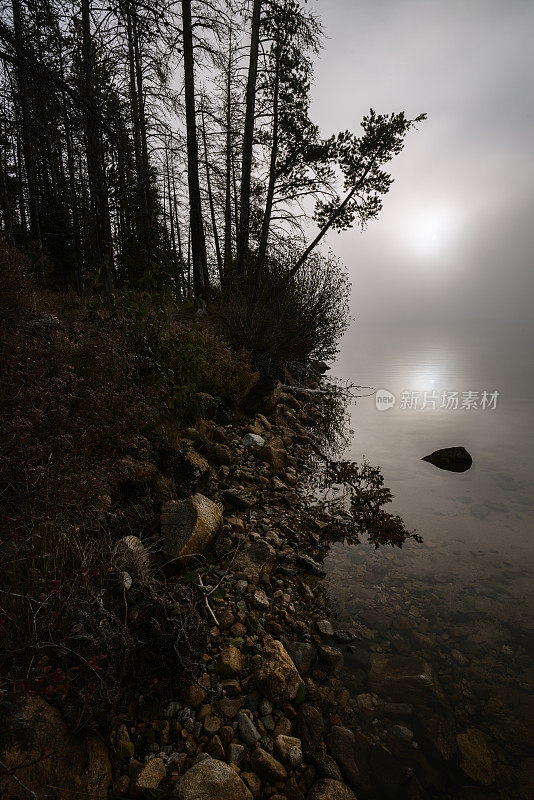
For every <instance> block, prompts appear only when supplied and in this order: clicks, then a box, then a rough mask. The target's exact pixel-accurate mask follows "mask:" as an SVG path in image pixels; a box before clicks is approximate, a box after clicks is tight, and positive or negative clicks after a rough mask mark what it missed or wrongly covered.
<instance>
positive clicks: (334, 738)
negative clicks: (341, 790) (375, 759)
mask: <svg viewBox="0 0 534 800" xmlns="http://www.w3.org/2000/svg"><path fill="white" fill-rule="evenodd" d="M326 744H327V746H328V749H329V751H330V753H331V755H332V756H333V757H334V758H335V760H336V762H337V763H338V764H339V767H340V769H341V772H342V774H343V777H344V778H345V780H346V781H347V783H348V784H349V785H350V786H352V787H353V788H356V786H357V785H358V784H359V782H360V773H359V771H358V767H357V765H356V759H355V756H354V753H355V747H356V737H355V736H354V734H353V733H352V731H349V729H348V728H344V727H342V726H341V725H333V726H332V728H331V730H330V733H329V734H328V736H327V737H326Z"/></svg>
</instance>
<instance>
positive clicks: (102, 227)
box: [82, 0, 113, 294]
mask: <svg viewBox="0 0 534 800" xmlns="http://www.w3.org/2000/svg"><path fill="white" fill-rule="evenodd" d="M89 3H90V0H82V59H83V71H84V83H85V101H86V105H87V110H86V113H85V136H86V152H87V177H88V180H89V194H90V196H91V204H92V207H93V215H94V221H95V229H96V261H97V263H96V265H95V266H96V267H97V269H98V270H99V271H100V270H102V271H103V274H104V282H105V286H106V291H107V293H108V294H110V293H111V292H112V291H113V242H112V237H111V219H110V215H109V205H108V190H107V181H106V172H105V166H104V153H103V143H102V131H101V126H100V124H99V122H98V117H99V109H98V108H97V105H96V101H95V86H94V70H93V53H92V39H91V19H90V9H89Z"/></svg>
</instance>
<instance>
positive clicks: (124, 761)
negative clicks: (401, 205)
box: [0, 0, 425, 800]
mask: <svg viewBox="0 0 534 800" xmlns="http://www.w3.org/2000/svg"><path fill="white" fill-rule="evenodd" d="M323 38H324V37H323V32H322V27H321V23H320V20H318V18H317V17H316V16H315V15H314V14H313V13H312V12H311V11H310V9H309V8H308V7H307V5H306V3H305V2H300V1H297V0H269V2H267V0H252V1H251V2H250V3H247V4H246V6H245V7H244V8H243V5H242V3H235V2H234V0H224V2H223V1H222V0H221V2H219V0H213V2H210V3H204V2H203V1H201V0H198V2H197V1H195V2H194V3H192V2H191V0H180V2H171V3H160V2H159V0H148V2H144V3H134V2H130V0H126V2H121V3H119V4H111V5H110V6H109V8H105V9H104V8H102V7H100V6H98V5H96V4H95V3H93V2H92V1H91V0H81V3H72V2H70V0H67V2H61V3H59V2H57V0H50V2H47V3H45V4H43V3H42V2H40V0H10V1H8V2H6V3H5V4H4V5H3V9H2V21H1V22H0V45H1V46H0V86H1V88H2V114H1V118H0V226H1V228H0V311H1V319H0V359H1V363H0V368H1V381H0V418H1V429H2V430H1V435H2V442H1V446H2V447H1V451H0V491H1V497H2V505H3V509H2V519H1V538H0V568H1V575H2V577H1V584H0V643H1V655H0V705H1V708H2V717H3V727H2V731H1V732H0V794H1V795H2V797H3V798H6V800H19V798H20V797H21V796H24V797H26V796H29V797H33V798H41V797H42V798H45V797H47V798H61V799H62V798H69V800H72V797H77V798H81V797H91V798H105V797H107V796H109V797H113V798H118V797H131V798H152V800H154V798H165V797H171V796H172V797H174V798H178V800H209V799H211V798H213V800H215V799H216V798H218V799H219V800H226V799H227V800H240V798H242V799H243V800H250V798H251V797H257V798H263V797H272V798H273V799H274V800H302V799H303V798H304V797H306V798H307V800H328V799H329V798H333V799H334V800H350V798H353V797H354V794H353V789H355V790H356V791H357V793H358V797H359V798H361V796H362V792H366V791H368V789H369V791H371V784H370V783H369V780H368V778H367V777H366V775H367V773H366V772H365V769H366V768H365V769H364V768H363V767H361V766H360V758H359V757H357V755H356V754H357V752H359V751H358V748H359V747H360V745H362V744H363V740H362V739H361V737H360V735H359V734H357V733H355V732H354V731H356V728H355V727H354V726H353V729H352V730H351V729H350V727H347V726H350V725H352V722H354V725H356V722H355V720H356V717H357V715H358V708H359V706H358V700H357V699H354V698H351V696H350V693H349V692H348V691H347V690H345V689H344V688H342V682H341V680H340V678H339V671H340V669H341V667H342V664H343V661H344V658H345V654H344V651H343V649H342V648H345V650H346V648H347V647H349V646H350V647H353V648H354V647H356V649H357V645H356V644H354V643H353V640H352V638H351V636H352V634H346V632H345V633H343V632H340V631H337V632H336V630H335V628H334V627H333V622H332V620H333V619H334V611H333V609H330V608H329V601H328V596H327V594H326V592H325V591H324V589H323V588H322V584H321V576H322V567H321V564H320V562H319V561H317V560H316V559H317V557H318V555H319V551H320V549H321V542H326V541H328V536H335V535H337V536H338V537H339V538H345V539H347V540H350V539H351V538H352V540H353V541H356V540H357V539H358V538H359V537H360V536H361V535H362V533H364V532H365V534H366V535H368V536H369V537H370V539H371V540H372V541H373V542H374V543H375V544H376V545H377V546H378V545H379V544H381V543H391V544H394V545H398V546H400V545H401V544H402V543H403V542H404V541H405V540H406V539H407V538H415V536H414V534H411V533H409V532H407V531H406V530H405V529H404V525H403V524H402V521H401V520H400V519H399V518H398V517H396V516H394V515H391V514H389V513H387V512H386V511H385V510H384V508H383V506H384V504H387V503H388V502H389V500H390V499H391V495H390V493H389V492H388V490H387V489H386V488H385V487H384V486H383V482H382V476H381V474H380V471H379V470H378V469H374V468H371V467H370V466H369V465H355V464H350V463H348V462H343V461H342V460H341V459H339V457H338V454H337V453H336V445H339V443H340V442H341V441H342V434H341V427H340V423H341V421H342V420H343V416H344V403H345V401H346V397H347V393H346V392H344V391H343V390H342V389H341V388H339V387H337V388H336V387H335V386H334V384H333V383H330V384H328V385H327V384H326V383H325V382H324V379H323V378H322V376H323V374H324V372H325V371H326V369H327V364H326V363H325V362H332V361H333V359H334V357H335V355H336V352H337V349H338V345H339V341H340V339H341V336H342V335H343V333H344V331H345V330H346V328H347V326H348V298H349V294H350V284H349V282H348V279H347V275H346V271H345V270H344V268H343V266H342V265H341V264H340V263H339V262H338V261H337V259H336V258H335V256H334V255H333V254H331V253H328V254H325V253H324V252H323V251H322V250H321V249H320V246H321V245H322V244H324V241H325V237H326V236H327V234H328V233H330V232H333V231H342V230H345V229H347V228H350V227H351V226H353V225H358V226H359V227H360V228H361V229H362V230H363V229H364V228H365V227H366V225H367V223H368V222H370V221H371V220H373V219H375V218H376V217H377V216H378V215H379V213H380V210H381V208H382V204H383V201H384V198H385V196H386V195H387V193H388V191H389V189H390V187H391V185H392V182H393V179H392V177H391V175H390V173H389V172H388V169H389V164H390V162H391V161H392V159H394V157H395V156H396V155H398V154H399V153H400V152H401V151H402V149H403V147H404V143H405V140H406V137H407V136H408V134H409V133H410V132H411V131H412V130H413V129H415V128H417V126H418V123H419V122H421V121H423V120H424V119H425V115H424V114H420V115H418V116H415V117H410V116H408V115H407V114H406V113H405V112H403V111H401V112H395V113H377V112H376V111H374V110H373V109H370V110H369V112H368V113H367V114H365V115H364V116H363V118H362V121H361V125H360V129H359V131H357V132H351V131H348V130H345V131H341V132H338V133H333V134H330V135H328V136H326V137H325V136H323V135H322V134H321V132H320V131H319V128H318V126H317V125H316V124H315V123H314V122H313V121H312V120H311V118H310V114H309V112H310V96H311V95H310V92H311V86H312V82H313V72H314V64H315V59H316V57H317V55H318V53H319V51H320V49H321V47H322V44H323ZM313 231H315V232H313ZM282 385H283V386H284V387H286V388H285V389H284V390H283V389H282ZM288 387H290V388H288ZM293 387H298V388H299V389H300V390H301V391H293ZM319 465H320V467H319ZM319 475H321V476H322V478H321V480H315V479H316V478H317V477H318V476H319ZM304 478H306V482H305V483H303V480H304ZM321 481H322V483H321ZM334 484H335V485H336V487H339V486H343V487H345V491H344V493H341V494H340V496H339V498H338V506H339V508H337V510H335V509H334V507H333V506H331V500H332V498H329V499H328V502H327V500H326V498H325V499H323V500H322V501H321V500H320V499H319V497H320V495H321V493H322V492H324V490H325V488H326V489H330V488H331V487H332V486H333V485H334ZM336 531H337V533H336ZM351 720H352V722H351ZM362 736H364V738H365V735H364V734H362ZM384 752H385V751H384ZM382 757H383V754H382V753H380V754H379V758H382ZM356 762H358V763H356ZM362 764H363V761H362ZM375 771H376V772H377V773H380V772H381V771H382V767H381V766H380V764H379V765H378V766H377V767H376V770H375ZM366 787H368V789H367V788H366Z"/></svg>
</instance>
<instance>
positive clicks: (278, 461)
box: [261, 439, 288, 473]
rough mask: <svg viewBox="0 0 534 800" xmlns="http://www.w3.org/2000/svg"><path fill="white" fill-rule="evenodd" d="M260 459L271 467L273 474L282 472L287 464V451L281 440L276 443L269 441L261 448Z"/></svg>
mask: <svg viewBox="0 0 534 800" xmlns="http://www.w3.org/2000/svg"><path fill="white" fill-rule="evenodd" d="M278 443H279V444H278ZM261 457H262V459H263V461H266V462H267V464H269V465H270V466H271V467H272V469H273V471H274V472H278V473H282V472H284V471H285V469H286V467H287V464H288V455H287V450H286V449H285V447H284V445H283V442H282V440H281V439H278V440H277V441H276V442H275V441H274V439H271V441H270V442H269V443H268V444H266V445H265V447H263V449H262V451H261Z"/></svg>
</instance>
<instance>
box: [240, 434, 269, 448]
mask: <svg viewBox="0 0 534 800" xmlns="http://www.w3.org/2000/svg"><path fill="white" fill-rule="evenodd" d="M241 444H242V445H243V446H244V447H252V448H256V449H260V448H262V447H263V445H264V444H265V439H264V438H263V436H260V435H259V434H257V433H247V434H245V436H243V438H242V439H241Z"/></svg>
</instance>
